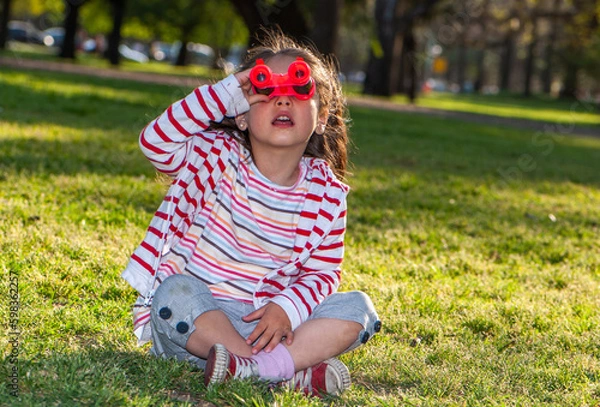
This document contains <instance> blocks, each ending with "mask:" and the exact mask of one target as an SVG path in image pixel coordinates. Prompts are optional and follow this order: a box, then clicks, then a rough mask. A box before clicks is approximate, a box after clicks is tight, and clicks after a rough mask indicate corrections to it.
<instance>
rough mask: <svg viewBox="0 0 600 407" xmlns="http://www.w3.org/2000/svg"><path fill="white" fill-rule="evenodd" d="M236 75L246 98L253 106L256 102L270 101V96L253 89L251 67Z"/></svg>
mask: <svg viewBox="0 0 600 407" xmlns="http://www.w3.org/2000/svg"><path fill="white" fill-rule="evenodd" d="M235 77H236V79H237V80H238V82H239V83H240V88H242V91H243V92H244V96H245V97H246V100H248V104H249V105H251V106H252V105H253V104H255V103H259V102H268V101H269V97H268V96H267V95H261V94H259V93H254V92H253V91H252V83H251V82H250V69H246V70H245V71H242V72H238V73H236V74H235Z"/></svg>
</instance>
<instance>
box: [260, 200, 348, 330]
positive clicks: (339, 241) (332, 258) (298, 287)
mask: <svg viewBox="0 0 600 407" xmlns="http://www.w3.org/2000/svg"><path fill="white" fill-rule="evenodd" d="M345 231H346V210H345V208H344V210H343V211H342V212H341V213H340V216H339V217H338V218H337V220H336V221H335V224H334V226H333V228H332V230H331V232H330V233H329V234H328V235H327V237H326V238H325V239H324V240H323V242H322V243H321V245H319V247H317V248H316V249H315V250H314V251H313V252H312V253H311V256H310V258H309V259H308V260H307V261H306V262H305V263H304V264H303V266H302V268H301V270H300V276H299V277H298V278H297V279H296V281H295V282H294V283H293V284H291V285H289V286H288V287H286V288H285V289H284V290H283V291H281V292H280V293H279V294H278V295H276V296H275V297H274V298H272V299H271V301H272V302H274V303H276V304H278V305H279V306H281V307H282V308H283V309H284V310H285V311H286V313H287V314H288V317H289V318H290V322H291V323H292V327H293V329H296V328H297V327H298V325H300V324H301V323H302V322H304V321H306V319H307V318H308V316H309V315H310V314H312V312H313V310H314V308H315V307H316V306H317V305H319V304H320V303H321V302H323V300H324V299H325V298H326V297H328V296H329V295H331V294H333V293H335V292H336V291H337V288H338V286H339V284H340V281H341V264H342V260H343V257H344V234H345Z"/></svg>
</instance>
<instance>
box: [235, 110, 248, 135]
mask: <svg viewBox="0 0 600 407" xmlns="http://www.w3.org/2000/svg"><path fill="white" fill-rule="evenodd" d="M235 124H236V126H237V128H238V129H240V130H241V131H246V130H247V129H248V122H247V121H246V114H245V113H244V114H239V115H237V116H235Z"/></svg>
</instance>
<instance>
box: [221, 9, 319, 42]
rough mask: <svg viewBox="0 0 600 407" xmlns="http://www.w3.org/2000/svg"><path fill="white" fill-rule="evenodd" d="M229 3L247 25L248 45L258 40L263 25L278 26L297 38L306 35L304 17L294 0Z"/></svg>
mask: <svg viewBox="0 0 600 407" xmlns="http://www.w3.org/2000/svg"><path fill="white" fill-rule="evenodd" d="M231 3H232V4H233V5H234V6H235V8H236V10H237V11H238V13H239V15H240V16H241V17H242V19H243V20H244V23H245V24H246V27H248V31H249V32H250V35H249V37H248V45H249V46H251V45H252V44H254V43H256V42H257V41H258V42H260V38H261V32H262V30H261V28H263V27H264V28H269V27H273V26H279V27H280V28H281V30H282V31H283V32H284V33H286V34H288V35H290V36H292V37H294V38H297V39H302V38H305V37H306V36H307V35H308V25H307V23H306V18H305V17H304V13H303V12H302V10H301V9H300V6H299V4H298V2H297V1H296V0H277V1H267V0H257V1H253V2H249V1H246V0H231Z"/></svg>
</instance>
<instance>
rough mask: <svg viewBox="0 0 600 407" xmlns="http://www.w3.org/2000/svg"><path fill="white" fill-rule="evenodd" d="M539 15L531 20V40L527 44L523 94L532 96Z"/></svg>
mask: <svg viewBox="0 0 600 407" xmlns="http://www.w3.org/2000/svg"><path fill="white" fill-rule="evenodd" d="M537 25H538V20H537V17H533V21H532V22H531V41H530V42H529V45H528V46H527V59H526V61H525V86H524V89H523V96H525V97H530V96H531V80H532V79H533V70H534V64H533V62H534V60H535V47H536V45H537V31H538V30H537Z"/></svg>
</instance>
